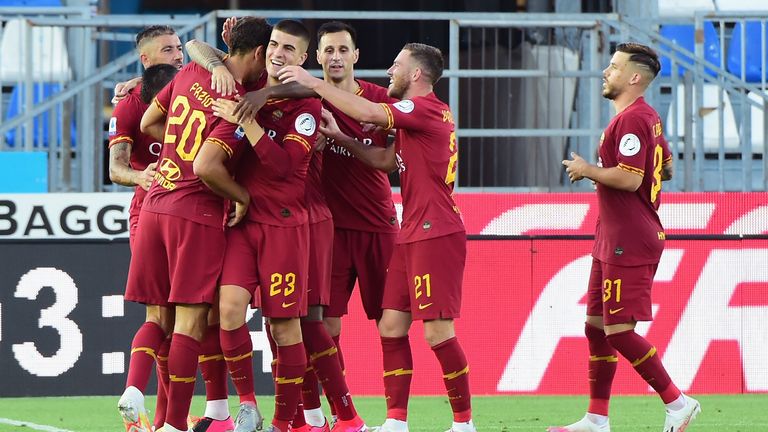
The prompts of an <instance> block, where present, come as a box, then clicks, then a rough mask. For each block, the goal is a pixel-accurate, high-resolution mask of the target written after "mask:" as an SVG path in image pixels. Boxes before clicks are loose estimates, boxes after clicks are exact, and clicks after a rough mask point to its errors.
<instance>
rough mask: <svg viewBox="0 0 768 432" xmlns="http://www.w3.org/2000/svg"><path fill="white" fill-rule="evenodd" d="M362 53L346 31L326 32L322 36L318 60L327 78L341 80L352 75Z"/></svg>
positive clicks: (318, 49)
mask: <svg viewBox="0 0 768 432" xmlns="http://www.w3.org/2000/svg"><path fill="white" fill-rule="evenodd" d="M359 55H360V52H359V51H358V50H357V48H355V44H354V43H353V42H352V36H350V34H349V33H347V32H345V31H341V32H336V33H326V34H324V35H323V37H321V38H320V42H319V46H318V48H317V62H318V63H319V64H320V66H322V67H323V74H324V75H325V77H326V79H328V78H330V79H331V80H332V81H334V82H341V81H344V80H345V79H347V78H349V77H351V76H352V69H353V68H354V65H355V63H357V59H358V57H359Z"/></svg>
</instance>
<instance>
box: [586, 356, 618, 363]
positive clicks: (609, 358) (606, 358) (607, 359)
mask: <svg viewBox="0 0 768 432" xmlns="http://www.w3.org/2000/svg"><path fill="white" fill-rule="evenodd" d="M589 361H605V362H608V363H617V362H618V361H619V358H618V357H617V356H615V355H607V356H594V355H593V356H589Z"/></svg>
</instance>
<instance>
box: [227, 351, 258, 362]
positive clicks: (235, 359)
mask: <svg viewBox="0 0 768 432" xmlns="http://www.w3.org/2000/svg"><path fill="white" fill-rule="evenodd" d="M248 357H253V352H249V353H245V354H243V355H239V356H235V357H227V356H224V360H226V361H240V360H242V359H245V358H248Z"/></svg>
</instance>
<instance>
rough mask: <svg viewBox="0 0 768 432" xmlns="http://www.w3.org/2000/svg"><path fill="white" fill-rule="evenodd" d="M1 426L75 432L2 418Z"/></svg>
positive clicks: (0, 419)
mask: <svg viewBox="0 0 768 432" xmlns="http://www.w3.org/2000/svg"><path fill="white" fill-rule="evenodd" d="M0 424H7V425H11V426H20V427H28V428H30V429H34V430H39V431H45V432H74V431H71V430H69V429H59V428H57V427H53V426H48V425H39V424H36V423H32V422H28V421H20V420H13V419H8V418H2V417H0Z"/></svg>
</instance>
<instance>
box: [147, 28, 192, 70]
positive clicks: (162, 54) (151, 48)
mask: <svg viewBox="0 0 768 432" xmlns="http://www.w3.org/2000/svg"><path fill="white" fill-rule="evenodd" d="M144 57H146V61H144ZM142 62H144V66H145V67H149V66H154V65H158V64H169V65H171V66H175V67H176V68H177V69H181V67H182V66H183V65H184V51H182V47H181V40H180V39H179V36H178V35H175V34H173V35H160V36H158V37H156V38H154V39H153V40H152V41H150V42H149V43H148V44H147V45H145V47H144V50H143V52H142Z"/></svg>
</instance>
